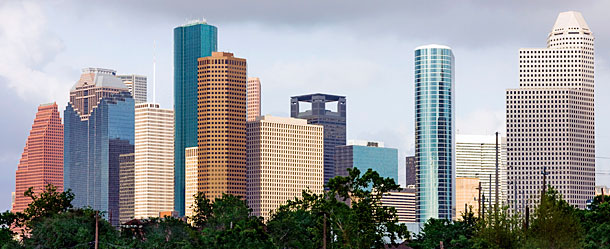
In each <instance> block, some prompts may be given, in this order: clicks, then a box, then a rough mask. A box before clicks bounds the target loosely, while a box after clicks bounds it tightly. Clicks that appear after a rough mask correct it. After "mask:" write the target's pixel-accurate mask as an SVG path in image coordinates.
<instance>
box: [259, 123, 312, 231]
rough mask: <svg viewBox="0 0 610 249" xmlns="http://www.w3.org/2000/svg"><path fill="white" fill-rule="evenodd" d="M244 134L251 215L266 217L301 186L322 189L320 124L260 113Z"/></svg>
mask: <svg viewBox="0 0 610 249" xmlns="http://www.w3.org/2000/svg"><path fill="white" fill-rule="evenodd" d="M247 138H248V151H247V155H248V156H247V165H248V166H247V167H248V170H247V175H248V182H247V201H248V206H249V207H250V208H252V210H253V211H252V214H253V215H256V216H262V217H263V218H264V219H265V220H268V219H269V218H270V215H271V211H273V210H275V209H277V208H278V207H279V206H280V205H282V204H285V203H286V201H288V200H293V199H294V198H296V197H300V196H301V193H302V191H303V190H305V189H309V190H310V191H311V192H313V193H315V194H321V193H322V190H323V186H324V182H323V155H324V128H323V127H322V126H320V125H310V124H307V121H306V120H302V119H295V118H279V117H271V116H262V117H258V118H257V119H256V120H255V121H250V122H248V136H247Z"/></svg>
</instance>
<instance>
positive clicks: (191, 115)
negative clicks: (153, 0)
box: [174, 21, 218, 215]
mask: <svg viewBox="0 0 610 249" xmlns="http://www.w3.org/2000/svg"><path fill="white" fill-rule="evenodd" d="M217 34H218V30H217V28H216V27H214V26H212V25H209V24H207V23H206V22H205V21H192V22H189V23H187V24H185V25H182V26H179V27H177V28H175V29H174V111H175V124H176V126H175V127H176V128H175V140H176V141H175V144H176V145H175V147H174V155H175V162H174V168H175V172H174V178H175V181H174V184H175V185H174V196H175V198H174V209H175V210H176V211H178V212H179V213H180V215H184V184H185V183H184V158H185V157H184V151H185V149H186V148H188V147H195V146H197V84H198V83H197V75H198V73H197V70H198V69H197V59H199V58H201V57H206V56H210V55H212V52H215V51H216V49H217Z"/></svg>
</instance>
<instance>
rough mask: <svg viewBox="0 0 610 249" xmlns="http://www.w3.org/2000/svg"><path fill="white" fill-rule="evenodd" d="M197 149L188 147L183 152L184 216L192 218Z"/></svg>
mask: <svg viewBox="0 0 610 249" xmlns="http://www.w3.org/2000/svg"><path fill="white" fill-rule="evenodd" d="M197 149H198V147H188V148H186V149H185V150H184V157H185V158H184V176H185V177H184V215H185V216H186V217H191V216H193V210H194V208H193V205H194V204H195V195H196V194H197V179H198V175H197V160H198V159H197V158H198V156H197Z"/></svg>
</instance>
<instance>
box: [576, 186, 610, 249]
mask: <svg viewBox="0 0 610 249" xmlns="http://www.w3.org/2000/svg"><path fill="white" fill-rule="evenodd" d="M579 217H580V220H581V224H582V226H583V229H584V231H585V245H584V248H587V249H593V248H600V249H610V236H609V234H610V196H608V195H606V196H604V198H603V201H602V196H601V195H600V196H595V198H593V202H592V203H591V205H590V210H580V211H579Z"/></svg>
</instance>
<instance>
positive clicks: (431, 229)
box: [409, 212, 478, 249]
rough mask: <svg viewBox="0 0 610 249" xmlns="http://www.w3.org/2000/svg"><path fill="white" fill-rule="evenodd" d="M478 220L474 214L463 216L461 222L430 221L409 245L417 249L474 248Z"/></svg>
mask: <svg viewBox="0 0 610 249" xmlns="http://www.w3.org/2000/svg"><path fill="white" fill-rule="evenodd" d="M477 222H478V219H477V218H475V217H474V214H473V213H472V212H467V213H465V214H463V215H462V219H461V220H457V221H451V220H446V219H429V220H428V221H426V223H425V224H424V227H423V229H422V231H421V232H420V233H419V234H418V235H417V236H416V237H415V239H414V240H413V241H412V242H411V243H409V246H411V247H413V248H415V249H419V248H422V249H424V248H425V249H428V248H441V247H440V245H441V242H442V244H443V247H444V248H474V244H473V240H472V238H473V237H474V235H475V233H476V232H477Z"/></svg>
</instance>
